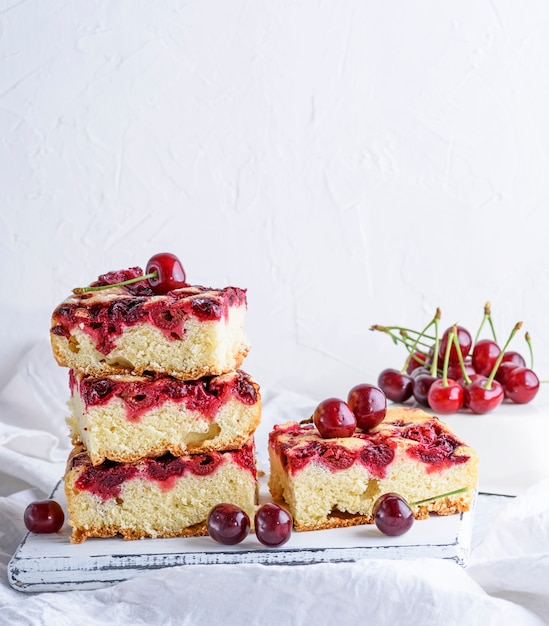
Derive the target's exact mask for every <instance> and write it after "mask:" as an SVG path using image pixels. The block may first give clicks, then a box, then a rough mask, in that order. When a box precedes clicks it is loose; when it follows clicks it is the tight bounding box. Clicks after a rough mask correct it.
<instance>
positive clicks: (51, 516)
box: [23, 500, 65, 533]
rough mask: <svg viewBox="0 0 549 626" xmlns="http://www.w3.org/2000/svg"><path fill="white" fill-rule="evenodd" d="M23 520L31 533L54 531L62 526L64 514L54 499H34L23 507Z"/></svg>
mask: <svg viewBox="0 0 549 626" xmlns="http://www.w3.org/2000/svg"><path fill="white" fill-rule="evenodd" d="M23 521H24V522H25V526H26V527H27V529H28V530H30V531H31V532H33V533H56V532H57V531H58V530H59V529H60V528H61V526H63V523H64V521H65V514H64V513H63V509H62V508H61V505H60V504H59V502H56V501H55V500H36V501H35V502H31V503H30V504H29V505H28V506H27V508H26V509H25V512H24V514H23Z"/></svg>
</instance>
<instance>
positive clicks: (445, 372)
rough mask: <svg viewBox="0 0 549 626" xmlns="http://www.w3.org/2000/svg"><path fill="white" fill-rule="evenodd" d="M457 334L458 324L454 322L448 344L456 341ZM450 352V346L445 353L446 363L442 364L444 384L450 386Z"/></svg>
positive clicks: (450, 344)
mask: <svg viewBox="0 0 549 626" xmlns="http://www.w3.org/2000/svg"><path fill="white" fill-rule="evenodd" d="M456 336H457V324H454V325H453V326H452V328H451V329H450V332H449V333H448V346H450V347H451V346H452V344H453V343H454V337H456ZM450 352H451V350H450V349H449V348H448V349H447V350H446V352H445V353H444V365H443V366H442V386H443V387H448V365H449V363H450Z"/></svg>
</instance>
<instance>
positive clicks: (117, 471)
mask: <svg viewBox="0 0 549 626" xmlns="http://www.w3.org/2000/svg"><path fill="white" fill-rule="evenodd" d="M65 493H66V496H67V505H68V511H69V524H70V525H71V526H72V527H73V533H72V537H71V542H72V543H81V542H82V541H84V540H85V539H87V538H88V537H112V536H115V535H122V536H123V537H124V539H139V538H142V537H183V536H199V535H207V534H208V533H207V529H206V518H207V516H208V513H209V512H210V510H211V508H212V507H213V506H215V505H216V504H219V503H221V502H230V503H232V504H236V505H237V506H239V507H240V508H241V509H243V510H244V511H246V513H247V514H248V515H249V517H250V519H251V520H253V516H254V512H255V505H256V502H257V495H258V482H257V471H256V464H255V446H254V442H253V439H251V440H250V441H249V442H248V443H247V444H246V445H244V446H243V447H242V448H239V449H238V450H233V451H229V452H208V453H205V454H193V455H187V456H179V457H174V456H172V455H164V456H162V457H160V458H156V459H152V458H147V459H141V460H139V461H137V462H135V463H115V462H112V461H105V462H104V463H102V464H100V465H97V466H95V467H94V466H93V465H92V463H91V460H90V458H89V456H88V454H87V452H86V450H85V449H84V448H83V447H75V448H74V449H73V451H72V453H71V455H70V457H69V460H68V463H67V471H66V473H65Z"/></svg>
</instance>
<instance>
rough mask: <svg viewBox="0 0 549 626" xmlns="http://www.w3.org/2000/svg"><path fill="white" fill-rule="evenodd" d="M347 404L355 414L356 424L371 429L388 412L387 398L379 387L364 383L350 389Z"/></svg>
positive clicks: (363, 428)
mask: <svg viewBox="0 0 549 626" xmlns="http://www.w3.org/2000/svg"><path fill="white" fill-rule="evenodd" d="M347 404H348V405H349V408H350V409H351V411H352V412H353V413H354V414H355V417H356V425H357V426H358V427H359V428H361V429H362V430H370V429H371V428H375V427H376V426H377V425H378V424H381V422H382V421H383V419H384V418H385V415H386V413H387V398H386V397H385V394H384V393H383V391H381V389H380V388H379V387H376V386H375V385H370V384H368V383H364V384H362V385H356V386H355V387H353V388H352V389H351V391H349V395H348V396H347Z"/></svg>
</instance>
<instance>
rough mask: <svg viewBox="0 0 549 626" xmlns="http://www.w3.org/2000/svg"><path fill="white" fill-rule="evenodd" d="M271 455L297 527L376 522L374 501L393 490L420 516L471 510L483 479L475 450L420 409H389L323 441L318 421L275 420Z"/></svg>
mask: <svg viewBox="0 0 549 626" xmlns="http://www.w3.org/2000/svg"><path fill="white" fill-rule="evenodd" d="M269 458H270V467H271V472H270V477H269V488H270V491H271V494H272V495H273V497H274V498H277V499H284V500H285V501H286V503H287V505H288V507H289V509H290V512H291V513H292V516H293V519H294V527H295V529H296V530H319V529H322V528H334V527H338V526H341V527H343V526H351V525H356V524H365V523H371V522H372V521H373V518H372V509H373V505H374V503H375V501H376V500H377V498H378V497H379V496H381V495H383V494H384V493H390V492H394V493H398V494H399V495H400V496H402V497H403V498H404V499H405V500H406V501H407V502H409V503H410V505H411V508H412V511H413V513H414V517H416V518H418V519H422V518H426V517H428V516H429V514H430V513H438V514H439V515H449V514H453V513H460V512H464V511H467V510H469V508H470V507H471V504H472V501H473V498H474V495H475V491H476V486H477V479H478V456H477V454H476V452H475V451H474V450H473V449H472V448H471V447H469V446H467V445H466V444H465V443H463V442H462V441H460V440H459V439H458V437H456V436H455V435H454V434H453V433H452V432H451V431H450V429H449V428H448V426H447V425H446V424H444V423H443V422H442V421H441V420H439V419H438V418H437V417H434V416H432V415H429V414H427V413H425V412H424V411H422V410H420V409H410V408H398V407H395V408H391V409H388V410H387V415H386V417H385V419H384V421H383V422H382V423H381V424H380V425H379V426H377V427H376V428H374V429H372V430H371V431H369V432H362V431H360V430H357V431H356V432H355V434H354V435H353V436H352V437H343V438H334V439H323V438H322V437H321V436H320V434H319V432H318V430H317V429H316V428H315V426H314V425H313V424H312V423H311V422H302V423H299V424H298V423H296V422H287V423H285V424H280V425H276V426H275V427H274V428H273V430H272V431H271V433H270V435H269ZM440 496H444V497H442V498H441V497H440ZM413 503H416V504H415V505H412V504H413Z"/></svg>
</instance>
